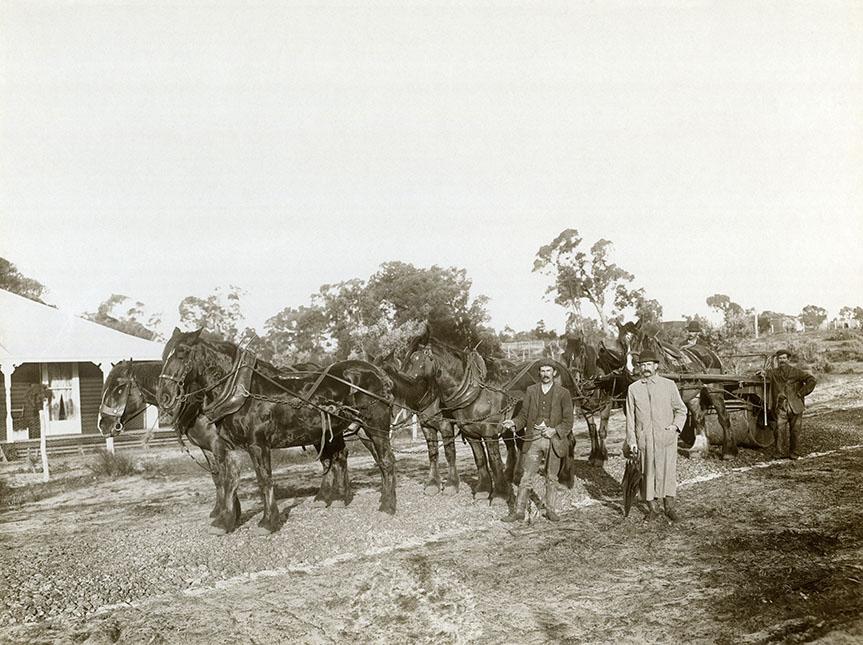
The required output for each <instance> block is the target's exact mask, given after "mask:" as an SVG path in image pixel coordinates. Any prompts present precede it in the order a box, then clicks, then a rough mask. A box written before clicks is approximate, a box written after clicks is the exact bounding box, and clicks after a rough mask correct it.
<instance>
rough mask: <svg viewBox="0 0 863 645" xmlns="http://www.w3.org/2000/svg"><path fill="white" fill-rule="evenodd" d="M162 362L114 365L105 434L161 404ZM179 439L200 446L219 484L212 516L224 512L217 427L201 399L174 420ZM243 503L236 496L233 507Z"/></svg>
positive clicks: (106, 388)
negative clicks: (216, 449) (205, 412)
mask: <svg viewBox="0 0 863 645" xmlns="http://www.w3.org/2000/svg"><path fill="white" fill-rule="evenodd" d="M161 372H162V361H120V362H119V363H117V364H116V365H113V366H112V367H111V371H110V372H108V376H107V377H106V378H105V383H104V385H103V386H102V404H101V405H100V407H99V419H98V426H99V432H100V433H101V434H102V436H103V437H116V436H117V435H119V434H120V433H121V432H123V430H124V429H125V428H126V426H127V425H128V424H129V422H130V421H132V419H134V418H135V417H138V416H140V415H141V414H143V412H144V411H145V410H146V408H147V406H148V405H156V406H157V405H158V396H157V390H158V387H159V374H160V373H161ZM174 430H175V431H176V432H177V439H178V440H179V441H180V443H181V444H183V445H184V442H183V437H184V436H185V437H186V438H187V439H188V440H189V441H190V442H191V443H192V444H193V445H195V446H197V447H198V448H200V449H201V452H202V453H204V458H205V459H206V460H207V466H208V470H209V471H210V475H211V476H212V477H213V484H214V485H215V487H216V504H215V506H214V507H213V510H212V511H211V512H210V517H217V516H218V515H220V514H221V512H222V510H223V508H224V506H225V504H224V500H223V499H222V498H221V496H220V493H221V488H220V487H219V478H218V474H217V473H218V464H217V462H216V458H215V456H214V455H213V447H214V444H215V442H217V441H218V433H217V431H216V426H215V425H213V424H212V423H210V421H209V420H208V419H207V418H206V417H205V416H204V415H203V414H201V400H200V398H198V399H190V400H188V401H186V402H185V403H184V404H183V406H182V408H181V410H180V411H179V414H177V416H176V418H175V419H174ZM239 505H240V502H239V500H238V499H237V497H236V496H234V498H233V499H232V501H231V508H235V509H236V511H235V512H236V513H237V514H239Z"/></svg>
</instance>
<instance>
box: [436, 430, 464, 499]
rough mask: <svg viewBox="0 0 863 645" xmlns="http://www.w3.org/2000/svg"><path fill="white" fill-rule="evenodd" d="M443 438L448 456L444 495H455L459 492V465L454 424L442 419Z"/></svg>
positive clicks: (441, 432)
mask: <svg viewBox="0 0 863 645" xmlns="http://www.w3.org/2000/svg"><path fill="white" fill-rule="evenodd" d="M438 429H439V431H440V436H441V440H442V441H443V454H444V456H445V457H446V470H447V476H446V483H445V484H444V489H443V492H444V495H453V494H455V493H456V492H458V483H459V482H458V467H457V466H456V463H455V431H454V430H453V425H452V424H451V423H448V422H447V421H441V422H440V426H439V428H438Z"/></svg>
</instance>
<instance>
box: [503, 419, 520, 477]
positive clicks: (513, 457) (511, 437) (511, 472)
mask: <svg viewBox="0 0 863 645" xmlns="http://www.w3.org/2000/svg"><path fill="white" fill-rule="evenodd" d="M500 438H501V439H503V447H504V448H505V449H506V465H505V467H504V470H503V476H504V477H506V481H508V482H510V483H512V482H513V481H515V467H516V464H517V463H518V452H517V449H516V447H515V433H514V432H513V431H512V430H504V431H503V432H502V433H501V434H500Z"/></svg>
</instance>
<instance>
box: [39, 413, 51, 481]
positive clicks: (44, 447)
mask: <svg viewBox="0 0 863 645" xmlns="http://www.w3.org/2000/svg"><path fill="white" fill-rule="evenodd" d="M39 422H40V425H41V426H42V427H41V428H40V432H39V451H40V452H41V453H42V481H43V482H47V481H48V480H49V479H51V473H50V472H49V470H48V442H47V440H46V437H45V435H46V434H48V433H47V430H48V411H47V409H45V408H42V409H41V410H40V411H39Z"/></svg>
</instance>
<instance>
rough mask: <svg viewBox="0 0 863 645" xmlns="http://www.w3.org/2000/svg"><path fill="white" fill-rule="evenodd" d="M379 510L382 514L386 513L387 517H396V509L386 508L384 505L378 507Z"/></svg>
mask: <svg viewBox="0 0 863 645" xmlns="http://www.w3.org/2000/svg"><path fill="white" fill-rule="evenodd" d="M378 510H379V511H380V512H381V513H386V514H387V515H395V514H396V509H395V508H394V507H392V506H386V505H384V504H381V505H380V506H378Z"/></svg>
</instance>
